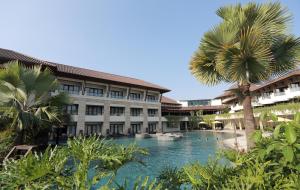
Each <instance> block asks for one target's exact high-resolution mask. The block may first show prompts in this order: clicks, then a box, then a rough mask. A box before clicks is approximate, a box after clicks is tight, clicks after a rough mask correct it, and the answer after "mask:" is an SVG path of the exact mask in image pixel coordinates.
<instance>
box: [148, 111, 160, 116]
mask: <svg viewBox="0 0 300 190" xmlns="http://www.w3.org/2000/svg"><path fill="white" fill-rule="evenodd" d="M157 115H158V110H157V109H148V116H149V117H155V116H157Z"/></svg>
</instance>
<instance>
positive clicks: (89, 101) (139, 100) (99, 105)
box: [0, 49, 170, 138]
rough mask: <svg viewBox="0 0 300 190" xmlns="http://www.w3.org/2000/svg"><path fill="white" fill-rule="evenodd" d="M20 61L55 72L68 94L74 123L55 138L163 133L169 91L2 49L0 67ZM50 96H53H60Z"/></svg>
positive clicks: (143, 82) (69, 108) (152, 85)
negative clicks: (163, 108) (164, 97)
mask: <svg viewBox="0 0 300 190" xmlns="http://www.w3.org/2000/svg"><path fill="white" fill-rule="evenodd" d="M13 60H18V61H20V62H21V63H23V64H24V65H28V66H32V65H36V64H38V65H42V66H43V67H48V68H49V69H51V70H52V71H53V73H54V74H55V76H56V77H57V79H58V81H59V82H60V89H59V91H62V92H65V93H68V94H69V95H70V97H71V99H72V104H71V105H66V106H65V111H66V113H68V114H70V115H71V122H70V123H68V124H65V125H64V126H63V128H61V129H60V130H59V132H58V133H57V131H56V132H54V133H53V135H54V136H55V135H59V136H60V137H62V138H63V137H68V136H76V135H78V134H83V135H91V134H98V135H103V136H107V135H111V136H114V135H129V134H135V133H146V132H147V133H155V132H159V131H161V130H162V117H161V98H162V94H163V93H166V92H169V91H170V90H169V89H167V88H164V87H161V86H159V85H156V84H152V83H150V82H146V81H143V80H140V79H135V78H130V77H124V76H119V75H113V74H108V73H104V72H99V71H93V70H88V69H83V68H78V67H73V66H69V65H62V64H58V63H54V62H49V61H44V60H40V59H37V58H33V57H30V56H27V55H24V54H21V53H18V52H15V51H11V50H7V49H0V64H3V63H7V62H8V61H13ZM57 93H58V91H56V92H51V94H52V95H54V94H57Z"/></svg>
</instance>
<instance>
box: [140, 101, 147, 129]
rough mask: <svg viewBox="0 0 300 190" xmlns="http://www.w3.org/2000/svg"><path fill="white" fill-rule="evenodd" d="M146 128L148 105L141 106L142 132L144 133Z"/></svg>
mask: <svg viewBox="0 0 300 190" xmlns="http://www.w3.org/2000/svg"><path fill="white" fill-rule="evenodd" d="M147 128H148V107H147V106H146V105H144V106H143V126H142V129H141V132H142V133H146V132H147V131H146V129H147Z"/></svg>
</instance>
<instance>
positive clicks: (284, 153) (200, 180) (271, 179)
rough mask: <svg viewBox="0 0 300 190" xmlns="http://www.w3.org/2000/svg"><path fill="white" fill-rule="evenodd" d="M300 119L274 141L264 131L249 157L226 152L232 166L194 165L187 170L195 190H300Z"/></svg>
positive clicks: (279, 130)
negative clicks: (264, 135) (264, 134)
mask: <svg viewBox="0 0 300 190" xmlns="http://www.w3.org/2000/svg"><path fill="white" fill-rule="evenodd" d="M299 118H300V115H299V114H297V115H296V116H295V120H294V121H292V122H287V123H282V124H280V125H278V126H277V127H276V128H275V130H274V132H273V135H272V136H271V137H263V136H262V133H261V132H260V131H258V132H256V133H255V135H254V136H253V138H254V140H255V143H256V146H255V148H253V149H251V150H250V151H249V152H248V153H239V152H236V151H233V150H226V151H224V152H223V155H224V157H225V158H227V159H228V160H229V161H231V163H232V164H230V165H228V164H227V165H226V164H223V163H219V162H218V159H217V160H213V161H210V162H209V163H208V164H207V165H201V164H200V163H198V162H197V163H192V164H188V165H186V166H185V167H183V171H184V172H185V174H184V175H183V177H185V176H186V175H187V176H188V178H187V181H186V183H187V184H189V185H191V186H192V188H193V189H228V190H229V189H230V190H231V189H237V190H238V189H249V190H252V189H253V190H255V189H300V124H299V121H300V119H299Z"/></svg>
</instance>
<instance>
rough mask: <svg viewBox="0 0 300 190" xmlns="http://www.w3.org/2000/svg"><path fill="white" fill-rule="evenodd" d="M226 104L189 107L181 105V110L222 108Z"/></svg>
mask: <svg viewBox="0 0 300 190" xmlns="http://www.w3.org/2000/svg"><path fill="white" fill-rule="evenodd" d="M226 107H227V106H225V105H219V106H190V107H182V108H181V110H183V111H197V110H222V109H225V108H226Z"/></svg>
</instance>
